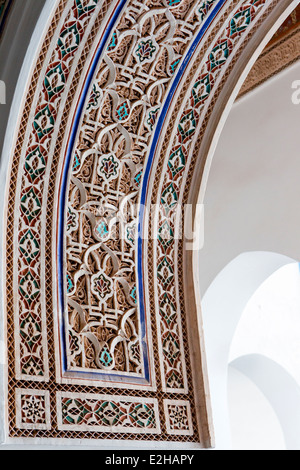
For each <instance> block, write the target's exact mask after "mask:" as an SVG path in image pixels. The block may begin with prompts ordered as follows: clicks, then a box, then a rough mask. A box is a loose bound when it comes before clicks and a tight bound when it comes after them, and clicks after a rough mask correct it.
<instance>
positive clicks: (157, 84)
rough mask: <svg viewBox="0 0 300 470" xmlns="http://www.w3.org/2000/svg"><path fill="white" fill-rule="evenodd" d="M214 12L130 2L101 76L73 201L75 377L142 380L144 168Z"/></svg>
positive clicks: (171, 355) (70, 291)
mask: <svg viewBox="0 0 300 470" xmlns="http://www.w3.org/2000/svg"><path fill="white" fill-rule="evenodd" d="M214 4H215V0H210V1H205V2H203V1H202V2H199V1H187V0H182V1H181V0H180V1H179V0H177V1H175V2H174V1H173V2H170V1H161V0H156V1H153V0H147V1H145V2H140V1H137V0H135V1H133V2H131V3H130V5H129V6H128V8H127V9H126V12H125V14H124V15H123V18H122V20H121V22H120V24H119V26H118V28H117V29H116V30H115V31H114V32H113V35H112V38H111V41H110V44H109V45H108V48H107V51H106V54H105V56H104V59H103V60H102V62H101V64H100V67H99V69H98V73H97V77H96V80H95V81H94V83H93V86H92V92H91V95H90V98H89V100H88V105H87V110H86V113H85V116H84V120H83V124H82V126H81V132H80V138H79V142H78V144H77V148H76V151H75V154H74V160H73V168H72V179H71V185H70V190H69V196H68V221H67V295H68V318H67V324H68V338H67V344H68V348H69V349H68V367H69V369H90V370H95V369H96V370H100V371H102V372H103V371H104V372H105V371H106V372H111V371H117V372H123V373H126V374H128V373H130V374H132V373H134V374H137V375H138V374H141V373H142V366H143V357H142V351H143V348H142V347H141V341H142V340H141V336H142V335H141V323H143V322H144V321H145V320H144V319H141V318H140V317H139V314H138V309H137V285H136V282H137V273H136V260H135V257H136V240H137V233H138V229H137V214H138V210H137V205H138V202H139V196H140V187H141V181H142V177H143V170H144V164H145V161H146V157H147V154H148V150H149V145H150V142H151V137H152V134H153V130H154V129H155V125H156V122H157V119H158V116H159V112H160V109H161V107H162V104H163V102H164V98H165V96H166V93H167V91H168V87H169V84H170V82H171V80H172V78H173V76H174V74H175V72H176V69H177V68H178V66H179V64H180V62H181V59H182V57H183V54H184V52H185V51H186V48H187V45H188V44H189V43H190V41H191V39H192V38H193V37H194V35H195V33H196V32H197V30H198V29H199V27H200V25H201V24H202V22H203V21H204V19H205V18H206V16H207V15H208V13H209V12H210V10H211V8H212V6H213V5H214ZM120 213H121V215H120ZM120 217H121V218H122V220H120ZM116 220H118V222H119V223H118V222H116ZM161 272H162V270H161ZM167 304H168V299H166V302H165V305H164V307H163V308H164V311H165V312H167V311H168V308H169V306H168V305H167ZM164 321H165V323H166V324H167V325H168V334H166V335H163V337H162V341H163V343H162V347H161V348H160V351H161V352H162V356H163V359H162V361H164V362H165V363H168V366H167V367H168V376H167V378H166V381H167V382H166V385H165V388H166V390H170V391H171V390H173V391H174V390H179V391H180V392H182V391H185V390H186V389H187V383H186V377H185V373H184V369H185V365H184V362H185V360H184V354H183V346H182V339H181V338H180V337H179V334H178V332H177V333H176V330H177V326H176V316H175V318H172V317H168V318H165V320H164Z"/></svg>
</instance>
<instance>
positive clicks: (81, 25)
mask: <svg viewBox="0 0 300 470" xmlns="http://www.w3.org/2000/svg"><path fill="white" fill-rule="evenodd" d="M98 1H99V0H75V1H74V5H73V8H72V9H71V10H70V12H69V14H68V16H67V18H66V20H65V22H64V25H63V27H62V29H61V31H60V34H59V37H58V40H57V43H56V47H55V49H54V50H53V53H52V57H51V59H50V63H49V64H48V67H47V70H46V73H45V77H44V80H43V84H42V90H41V92H40V95H39V98H38V104H37V107H36V109H35V114H34V118H33V122H32V128H31V129H30V135H29V138H28V145H27V150H26V155H25V162H24V167H23V168H22V169H21V178H22V181H21V187H20V208H19V220H18V223H19V240H18V244H19V263H18V267H17V269H18V274H17V277H18V312H19V331H16V332H15V335H16V338H15V341H16V349H17V353H18V354H19V360H18V361H17V363H16V367H17V371H18V375H19V377H24V378H30V379H35V380H38V381H43V380H45V379H47V377H48V356H47V346H46V325H45V316H44V315H43V313H42V306H41V301H42V300H41V297H42V292H41V290H42V282H43V281H42V276H41V250H42V240H41V221H42V208H43V203H45V198H44V196H43V190H44V184H45V175H46V169H47V165H49V154H50V149H51V143H52V138H53V134H54V131H55V124H56V121H57V115H58V110H59V106H60V104H61V100H62V96H63V93H64V92H65V90H66V85H67V82H68V77H69V74H70V71H71V68H72V65H73V61H74V58H75V55H76V52H77V51H78V49H79V47H80V43H81V41H82V39H83V36H84V34H85V30H86V28H87V26H88V25H89V21H90V20H91V18H92V16H93V13H94V10H95V8H96V6H97V4H98Z"/></svg>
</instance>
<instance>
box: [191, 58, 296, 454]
mask: <svg viewBox="0 0 300 470" xmlns="http://www.w3.org/2000/svg"><path fill="white" fill-rule="evenodd" d="M299 79H300V63H297V64H295V65H294V66H292V67H290V68H289V69H287V70H285V71H284V72H282V73H281V74H280V75H279V76H277V77H275V78H274V79H272V80H270V81H269V82H267V83H266V84H264V85H263V86H261V87H259V88H258V89H257V90H255V91H254V92H252V93H250V94H249V95H247V96H246V97H245V98H243V99H242V100H240V101H239V102H237V103H236V104H235V105H234V107H233V109H232V111H231V112H230V115H229V118H228V120H227V122H226V124H225V127H224V130H223V132H222V135H221V138H220V141H219V143H218V146H217V149H216V152H215V155H214V158H213V161H212V167H211V171H210V174H209V177H208V184H207V190H206V194H205V199H204V204H205V243H204V247H203V249H202V250H201V252H200V255H199V269H200V287H201V295H202V299H203V302H202V310H203V323H204V332H205V342H206V350H207V365H208V374H209V382H210V389H211V401H212V414H213V420H214V424H215V434H216V449H218V450H221V449H230V448H231V447H232V442H231V432H230V416H229V408H228V402H227V385H228V364H229V361H230V347H231V343H232V339H233V337H234V333H235V330H236V327H237V325H238V323H239V320H240V318H241V315H242V313H243V311H244V309H245V307H246V305H247V303H248V301H249V299H250V298H251V296H252V295H253V294H254V293H255V292H256V290H257V289H258V288H259V287H260V285H261V284H262V283H263V282H264V281H265V280H266V279H267V278H268V277H269V276H271V275H272V274H273V273H274V272H275V271H277V270H278V269H279V268H281V267H283V266H285V265H290V264H291V263H293V262H294V261H299V260H300V243H299V240H300V237H299V235H300V210H299V209H300V185H299V175H300V158H299V155H298V149H299V135H300V133H299V128H298V126H299V122H300V119H299V118H300V106H296V105H294V104H293V103H292V99H291V98H292V93H293V91H294V90H293V89H292V84H293V82H294V81H296V80H299ZM270 315H271V313H270ZM269 320H270V318H269ZM294 320H295V318H294ZM298 323H299V319H297V323H296V324H297V325H298ZM248 326H249V325H248ZM245 328H246V329H247V327H245ZM276 328H277V330H276ZM273 329H274V331H273V332H272V333H273V335H275V338H276V339H278V337H279V336H280V333H281V331H280V329H281V326H280V324H279V323H278V322H277V324H276V326H275V324H273ZM252 330H253V331H252V332H253V334H252V339H253V338H254V336H255V325H254V326H253V323H252ZM275 330H276V333H275ZM270 331H271V330H270ZM244 333H245V329H244ZM294 334H296V333H295V332H294ZM263 338H264V337H263V335H261V336H260V341H261V342H263ZM285 340H287V338H285ZM242 341H243V339H240V343H241V342H242ZM249 341H250V340H249ZM281 341H282V342H281V343H278V342H276V340H275V339H274V337H273V341H272V342H271V345H272V346H273V350H274V351H276V348H278V346H279V345H280V346H281V347H282V344H283V342H284V341H283V339H281ZM250 343H251V341H250ZM250 343H249V344H248V348H246V344H245V345H244V346H245V347H244V354H247V353H248V354H249V353H253V352H259V353H262V351H259V350H257V349H255V346H254V347H253V345H251V344H250ZM251 348H252V349H251ZM246 349H247V350H246ZM274 351H273V353H274ZM277 353H278V350H277ZM240 354H242V352H241V351H240V352H239V353H237V356H239V355H240ZM237 356H236V357H237ZM275 356H276V355H275ZM275 356H274V354H273V359H274V357H275ZM269 357H270V356H269ZM271 357H272V355H271ZM298 357H299V356H298ZM231 358H233V357H231ZM277 359H278V354H277V356H276V357H275V360H277ZM298 364H299V362H298ZM281 365H282V368H283V370H284V371H286V369H285V367H286V366H287V362H285V363H282V362H281ZM290 367H294V368H295V361H294V365H293V366H292V365H291V364H290ZM286 372H287V371H286ZM277 411H278V410H277Z"/></svg>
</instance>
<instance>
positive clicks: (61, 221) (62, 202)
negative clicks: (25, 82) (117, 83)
mask: <svg viewBox="0 0 300 470" xmlns="http://www.w3.org/2000/svg"><path fill="white" fill-rule="evenodd" d="M126 3H127V0H120V3H119V5H118V6H117V8H116V10H115V12H114V14H113V17H112V19H111V21H110V23H109V25H108V27H107V29H106V31H105V32H104V35H103V39H102V41H101V44H100V46H99V48H98V50H97V52H96V54H95V57H94V61H93V63H92V66H91V69H90V71H89V74H88V76H87V79H86V82H85V85H84V88H83V92H82V94H81V96H80V101H79V105H78V108H77V110H76V114H75V119H74V124H73V128H72V132H71V135H70V141H69V145H68V149H67V153H66V159H65V162H64V168H63V173H62V183H61V190H60V195H59V215H58V244H57V258H58V290H59V308H60V317H61V318H60V321H61V323H62V332H61V334H60V336H61V341H62V345H63V348H62V349H63V355H62V356H63V364H62V366H63V371H64V372H66V371H67V358H66V338H65V331H66V330H65V328H66V325H65V320H64V310H65V296H64V289H65V287H64V286H65V280H64V237H65V208H66V196H67V189H68V182H69V178H68V175H69V169H70V164H71V161H72V156H73V150H74V147H75V143H76V137H77V131H78V128H79V124H80V121H81V117H82V114H83V112H84V109H85V108H84V107H85V102H86V98H87V95H88V92H89V90H90V86H91V84H92V81H93V78H94V74H95V72H96V70H97V66H98V63H99V60H100V58H101V56H102V53H103V51H104V49H105V48H106V47H107V42H108V41H109V40H110V37H111V34H112V32H113V30H114V28H115V25H116V22H117V20H118V18H119V16H120V14H121V13H122V10H123V8H124V6H125V5H126Z"/></svg>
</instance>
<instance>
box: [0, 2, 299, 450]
mask: <svg viewBox="0 0 300 470" xmlns="http://www.w3.org/2000/svg"><path fill="white" fill-rule="evenodd" d="M297 3H298V2H297V1H290V0H280V1H279V0H227V1H225V0H206V1H198V0H147V1H146V2H140V1H139V0H127V1H126V0H120V1H111V0H102V1H101V0H58V1H57V9H56V11H55V13H54V15H53V17H52V18H51V20H50V21H49V27H48V30H47V31H45V32H44V36H43V37H42V40H41V48H40V52H39V56H38V57H37V59H36V63H35V65H34V68H33V72H32V76H31V78H30V81H29V84H28V87H27V89H26V93H25V95H24V108H23V109H22V110H20V116H19V120H18V123H17V132H16V139H15V142H14V147H13V150H12V153H11V157H10V165H11V167H10V176H9V179H8V185H7V224H6V263H5V279H6V312H7V351H8V368H7V374H8V381H7V382H8V383H7V405H8V414H7V421H8V422H7V429H8V431H7V437H8V438H13V439H18V438H23V439H24V438H27V439H29V438H32V437H34V438H39V439H41V440H42V439H50V438H56V439H65V438H68V439H70V438H71V439H74V440H75V439H93V440H100V441H102V442H103V441H105V440H124V439H125V440H133V441H135V440H142V441H152V442H159V441H168V442H170V443H172V442H173V443H177V445H179V443H180V445H181V444H182V445H184V444H185V445H188V446H196V447H210V446H211V445H212V443H213V428H212V423H211V417H210V409H209V406H210V405H209V391H208V385H207V381H208V380H207V373H206V370H205V348H204V337H203V332H202V330H201V320H200V313H199V309H200V302H199V300H198V298H197V284H196V279H195V272H196V271H195V269H194V268H193V266H194V264H195V259H194V254H195V251H192V250H188V249H187V246H186V241H187V240H184V239H183V237H182V236H180V234H181V232H182V231H183V232H184V229H185V225H184V223H185V222H184V221H183V225H182V221H180V219H179V218H178V208H179V207H183V206H184V205H186V204H190V205H191V206H192V208H193V210H195V207H196V204H197V202H201V198H200V200H199V199H198V197H199V191H200V185H201V184H204V182H205V174H206V173H207V172H208V165H209V163H208V162H209V158H210V154H211V153H212V150H213V143H214V140H215V139H216V136H217V135H218V132H219V131H220V126H221V125H222V122H223V120H224V113H225V111H226V108H228V109H229V106H230V103H231V102H232V99H233V96H234V94H235V93H237V92H238V88H239V85H240V84H241V83H242V81H241V77H243V76H244V75H245V73H246V71H247V70H249V67H250V64H251V63H253V60H254V58H255V57H257V55H258V52H259V51H260V50H261V49H262V47H263V44H264V41H265V40H266V38H268V36H269V35H270V34H271V31H272V30H274V28H275V26H276V24H278V25H279V22H280V21H282V20H283V19H284V18H285V16H287V15H288V14H289V13H290V11H291V9H292V8H293V7H294V6H295V5H296V4H297ZM203 175H204V176H203ZM200 194H201V192H200ZM153 206H155V207H158V206H159V208H160V210H159V211H158V212H155V214H154V215H155V216H154V217H153V218H152V217H149V214H151V209H152V207H153ZM124 208H127V209H128V208H129V209H130V210H129V211H128V210H126V217H127V218H126V220H125V221H124V220H123V216H124V213H125V209H124ZM121 209H122V210H123V209H124V211H123V212H122V210H121ZM123 222H124V223H123ZM195 224H196V221H195V223H194V225H195ZM121 229H122V230H123V231H122V236H119V235H120V234H121V232H120V230H121ZM117 231H119V232H118V236H116V237H113V236H112V234H115V233H116V232H117Z"/></svg>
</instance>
